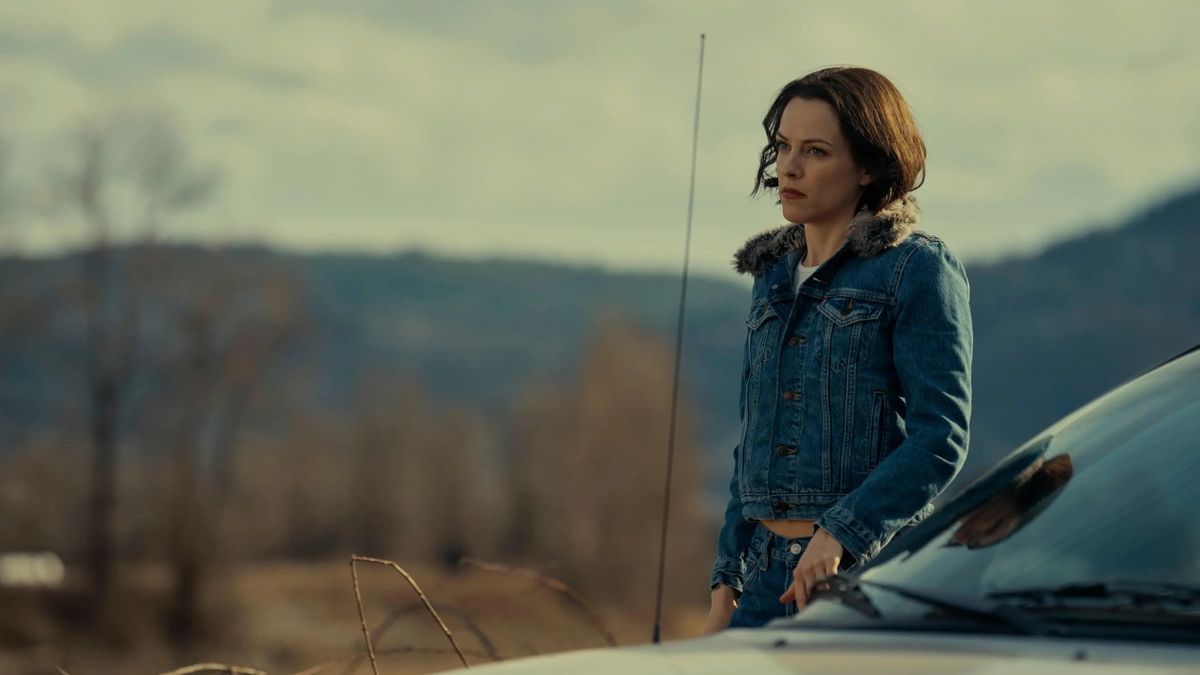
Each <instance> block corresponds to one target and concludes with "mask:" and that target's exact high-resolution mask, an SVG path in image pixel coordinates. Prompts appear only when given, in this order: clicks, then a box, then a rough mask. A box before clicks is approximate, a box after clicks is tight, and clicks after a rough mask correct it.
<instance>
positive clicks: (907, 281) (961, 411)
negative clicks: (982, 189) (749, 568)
mask: <svg viewBox="0 0 1200 675" xmlns="http://www.w3.org/2000/svg"><path fill="white" fill-rule="evenodd" d="M918 213H919V212H918V209H917V205H916V201H915V199H914V198H913V197H912V195H907V196H905V197H904V198H902V199H900V200H897V201H894V202H892V203H891V204H888V205H886V206H885V207H884V208H882V209H880V210H879V211H878V212H874V213H872V212H870V211H866V210H863V211H860V212H859V213H858V214H857V215H855V216H854V218H853V219H852V220H851V222H850V225H849V228H848V230H847V240H846V245H844V246H843V247H842V248H841V249H840V250H839V251H838V252H837V253H835V254H834V256H833V257H831V258H830V259H829V260H828V261H826V262H825V263H823V264H822V265H821V266H820V267H819V268H818V269H817V270H816V272H814V273H813V275H812V276H811V277H809V278H808V279H807V280H805V282H804V283H803V284H802V285H801V286H800V290H799V292H798V293H795V294H794V293H793V291H792V286H793V284H792V275H793V274H794V272H795V267H796V263H797V262H798V261H799V260H801V259H803V256H804V254H805V251H806V246H805V240H804V226H803V225H800V224H788V225H784V226H782V227H778V228H775V229H772V230H768V231H765V232H763V233H761V234H759V235H757V236H755V237H752V238H751V239H750V240H749V241H747V242H746V244H745V245H744V246H743V247H742V248H741V250H739V251H738V252H737V254H736V255H735V256H734V268H735V269H736V270H737V271H738V272H740V273H749V274H751V275H753V277H754V288H753V291H752V292H751V301H750V310H749V312H748V313H747V315H746V341H745V344H744V347H743V354H742V378H741V380H742V381H741V395H740V397H739V398H740V404H739V405H740V407H741V438H740V440H739V442H738V443H737V444H736V445H735V446H734V450H733V475H732V477H731V479H730V481H729V502H728V506H727V507H726V509H725V522H724V525H723V526H722V528H721V531H720V534H719V536H718V539H717V559H716V562H715V564H714V565H713V569H712V577H711V585H712V586H713V587H715V586H716V584H718V583H724V584H726V585H728V586H730V587H732V588H733V590H734V591H735V593H737V594H740V593H741V590H742V578H743V574H744V573H745V571H746V570H745V557H746V552H747V548H748V546H749V542H750V538H751V535H752V534H753V531H754V529H755V526H756V525H755V523H754V522H752V521H754V520H761V519H795V518H801V519H815V520H816V525H817V527H818V528H820V529H824V530H826V531H827V532H828V533H829V534H830V535H832V536H833V538H834V539H836V540H837V541H838V542H839V543H840V544H841V545H842V547H843V549H845V552H846V554H847V556H846V561H844V563H843V565H844V566H843V569H847V568H849V567H857V566H859V565H861V564H863V563H865V562H866V561H868V560H870V559H871V558H872V557H874V556H875V555H877V554H878V553H879V551H880V549H881V548H883V546H884V545H885V544H887V543H888V542H889V541H890V540H891V539H892V537H894V536H895V534H896V533H897V532H898V531H900V530H901V529H902V528H904V527H905V526H907V525H912V524H915V523H916V522H919V521H920V520H923V519H924V518H926V517H928V515H929V514H930V513H932V511H933V504H932V500H933V498H934V497H935V496H937V495H938V494H939V493H940V492H942V490H944V489H945V488H946V486H947V485H948V484H949V483H950V481H951V480H952V479H953V478H954V476H955V475H956V474H957V473H958V471H959V469H960V468H961V467H962V465H963V461H964V460H965V459H966V453H967V440H968V430H967V427H968V422H969V419H970V411H971V355H972V350H973V347H974V344H973V343H974V338H973V333H972V328H971V312H970V307H969V297H970V286H969V283H968V281H967V275H966V270H965V269H964V268H963V265H962V263H960V262H959V261H958V259H957V258H956V257H955V256H954V255H953V254H952V253H951V252H950V250H949V248H947V247H946V245H945V243H943V242H942V241H941V240H940V239H938V238H936V237H934V236H931V235H929V234H926V233H924V232H921V231H917V230H915V229H914V227H915V225H916V223H917V221H918Z"/></svg>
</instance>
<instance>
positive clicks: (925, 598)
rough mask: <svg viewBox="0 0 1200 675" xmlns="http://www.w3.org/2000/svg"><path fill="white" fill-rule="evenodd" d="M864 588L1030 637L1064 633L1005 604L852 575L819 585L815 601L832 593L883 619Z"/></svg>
mask: <svg viewBox="0 0 1200 675" xmlns="http://www.w3.org/2000/svg"><path fill="white" fill-rule="evenodd" d="M863 586H866V587H868V588H878V589H881V590H884V591H887V592H889V593H894V594H896V595H899V596H901V597H903V598H907V599H909V600H913V601H916V602H919V603H921V604H925V605H929V606H930V607H936V608H938V609H941V610H944V611H946V612H949V613H950V614H954V615H957V616H963V617H968V618H972V619H975V620H983V621H988V622H992V623H1001V624H1004V625H1006V626H1008V627H1010V628H1015V629H1016V630H1018V631H1020V632H1021V633H1025V634H1027V635H1055V634H1058V633H1061V632H1062V631H1061V630H1060V629H1059V628H1058V626H1056V625H1055V624H1053V623H1051V622H1049V621H1047V620H1045V619H1042V618H1040V617H1036V616H1032V615H1030V614H1027V613H1025V612H1023V611H1021V610H1019V609H1017V608H1015V607H1010V606H1008V605H1005V604H1003V603H992V602H981V601H979V600H975V599H973V598H963V597H955V596H949V595H946V594H944V593H931V592H929V591H925V590H920V591H918V590H914V589H911V588H906V587H903V586H896V585H894V584H889V583H883V582H879V581H868V580H866V579H861V578H858V577H853V576H849V575H838V576H835V577H832V578H830V579H828V580H827V582H826V583H823V584H819V585H818V586H817V595H814V598H815V597H819V596H820V595H822V594H832V595H833V596H834V597H836V598H838V599H839V600H842V601H843V604H846V605H848V606H849V607H851V608H853V609H857V610H859V611H860V612H862V613H864V614H867V615H868V616H871V617H874V618H882V617H881V615H880V613H879V610H878V609H876V608H875V606H874V604H873V603H871V601H870V600H869V599H868V598H867V597H866V595H865V594H864V593H863V592H862V587H863Z"/></svg>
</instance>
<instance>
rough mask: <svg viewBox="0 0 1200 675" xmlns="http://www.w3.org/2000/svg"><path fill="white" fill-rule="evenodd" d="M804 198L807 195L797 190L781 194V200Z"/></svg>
mask: <svg viewBox="0 0 1200 675" xmlns="http://www.w3.org/2000/svg"><path fill="white" fill-rule="evenodd" d="M804 196H805V195H804V193H803V192H798V191H796V190H783V191H781V192H780V193H779V197H780V198H781V199H803V198H804Z"/></svg>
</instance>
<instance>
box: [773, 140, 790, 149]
mask: <svg viewBox="0 0 1200 675" xmlns="http://www.w3.org/2000/svg"><path fill="white" fill-rule="evenodd" d="M786 147H787V143H784V142H783V141H775V149H776V150H781V149H783V148H786Z"/></svg>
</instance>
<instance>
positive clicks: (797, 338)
mask: <svg viewBox="0 0 1200 675" xmlns="http://www.w3.org/2000/svg"><path fill="white" fill-rule="evenodd" d="M805 342H808V338H806V337H804V336H803V335H793V336H792V337H790V338H788V344H789V345H791V346H793V347H795V346H796V345H802V344H804V343H805Z"/></svg>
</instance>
